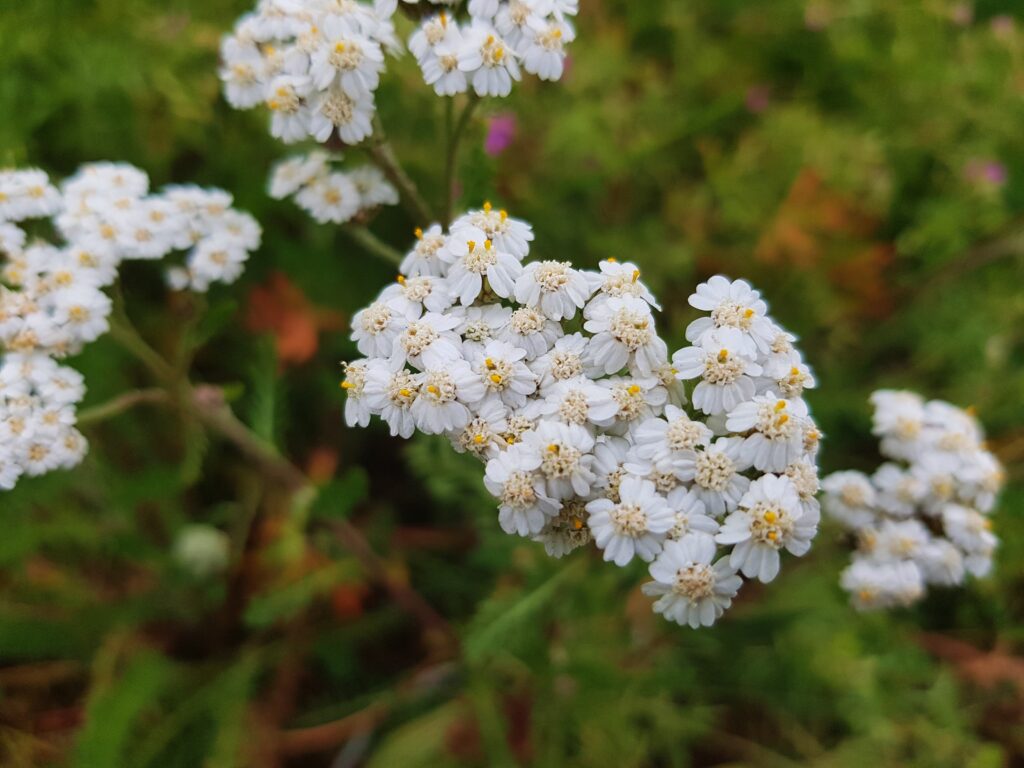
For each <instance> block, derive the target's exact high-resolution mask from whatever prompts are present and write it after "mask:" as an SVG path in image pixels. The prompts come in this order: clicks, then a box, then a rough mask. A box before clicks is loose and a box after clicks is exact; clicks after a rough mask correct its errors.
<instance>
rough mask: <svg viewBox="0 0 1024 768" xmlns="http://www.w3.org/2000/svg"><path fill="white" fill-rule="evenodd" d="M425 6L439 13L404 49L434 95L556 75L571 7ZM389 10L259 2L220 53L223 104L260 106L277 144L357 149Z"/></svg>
mask: <svg viewBox="0 0 1024 768" xmlns="http://www.w3.org/2000/svg"><path fill="white" fill-rule="evenodd" d="M409 4H411V3H409ZM433 4H434V5H441V6H445V9H444V10H441V11H440V12H439V13H438V14H436V15H433V16H429V17H428V18H427V19H426V20H425V21H424V22H423V24H422V25H421V26H420V27H419V28H418V29H417V30H416V31H415V32H414V33H413V34H412V36H411V37H410V38H409V49H410V50H411V51H412V52H413V54H414V55H415V57H416V60H417V61H418V62H419V65H420V68H421V69H422V71H423V76H424V79H425V80H426V82H427V84H428V85H432V86H433V87H434V90H435V91H436V92H437V93H438V94H440V95H445V96H452V95H454V94H457V93H464V92H466V91H467V90H468V89H469V88H470V87H472V89H473V91H474V92H475V93H476V94H477V95H479V96H507V95H508V94H509V93H510V91H511V89H512V81H513V80H519V79H520V77H521V73H520V69H521V68H522V69H525V70H526V71H527V72H529V73H532V74H536V75H538V76H539V77H541V78H543V79H546V80H557V79H559V78H560V77H561V75H562V70H563V66H564V64H563V62H564V59H565V50H564V46H565V44H566V43H567V42H569V41H571V40H572V39H573V37H574V34H575V33H574V31H573V28H572V26H571V24H570V23H569V22H568V20H567V18H568V17H570V16H572V15H575V13H576V10H577V2H576V0H470V2H469V4H468V6H467V13H468V18H467V19H466V20H464V21H462V22H460V21H459V20H457V19H456V18H455V15H454V12H455V6H456V5H458V4H457V3H453V2H435V3H433ZM397 6H398V2H397V0H378V2H376V3H374V4H369V3H360V2H356V0H306V1H305V2H299V1H298V0H260V2H259V3H258V5H257V7H256V10H255V11H253V12H251V13H248V14H246V15H245V16H243V17H242V18H241V19H239V20H238V22H237V24H236V25H235V28H234V30H233V31H232V33H231V34H230V35H228V36H227V37H225V39H224V41H223V43H222V45H221V59H222V67H221V70H220V76H221V80H222V81H223V83H224V93H225V97H226V98H227V100H228V102H229V103H230V104H231V105H232V106H233V107H235V108H237V109H250V108H253V107H256V106H258V105H260V104H265V105H266V106H267V107H268V108H269V109H270V111H271V113H272V118H271V124H270V131H271V133H272V134H273V135H274V136H275V137H276V138H279V139H281V140H282V141H284V142H288V143H291V142H296V141H300V140H302V139H304V138H307V137H312V138H314V139H316V140H317V141H319V142H326V141H328V140H330V139H331V138H332V137H334V136H337V137H338V139H340V141H342V142H344V143H345V144H358V143H359V142H361V141H362V140H363V139H366V138H367V137H369V136H370V135H371V134H372V133H373V130H374V129H373V117H374V113H375V111H376V106H375V102H374V94H375V91H376V90H377V87H378V85H379V84H380V76H381V73H382V72H383V71H384V69H385V63H384V57H385V53H392V54H398V53H400V52H401V45H400V43H399V41H398V38H397V37H396V34H395V27H394V23H393V21H392V15H393V14H394V13H395V11H396V9H397Z"/></svg>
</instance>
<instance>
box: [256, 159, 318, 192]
mask: <svg viewBox="0 0 1024 768" xmlns="http://www.w3.org/2000/svg"><path fill="white" fill-rule="evenodd" d="M327 161H328V156H327V154H326V153H325V152H310V153H309V154H308V155H295V156H294V157H289V158H288V159H287V160H282V161H281V162H280V163H278V164H277V165H275V166H274V170H273V172H272V173H271V175H270V185H269V188H268V190H267V191H268V194H269V195H270V196H271V197H272V198H274V199H275V200H283V199H284V198H286V197H289V196H290V195H293V194H295V193H296V192H298V191H299V190H300V189H302V188H303V187H304V186H306V185H307V184H309V183H310V182H311V181H313V180H314V179H316V178H317V177H319V176H321V175H322V174H324V173H326V172H327Z"/></svg>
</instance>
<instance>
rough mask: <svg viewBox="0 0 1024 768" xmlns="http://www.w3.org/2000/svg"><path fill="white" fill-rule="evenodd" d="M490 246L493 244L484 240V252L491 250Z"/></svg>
mask: <svg viewBox="0 0 1024 768" xmlns="http://www.w3.org/2000/svg"><path fill="white" fill-rule="evenodd" d="M492 245H493V243H492V242H491V241H490V240H484V250H485V251H489V250H491V246H492Z"/></svg>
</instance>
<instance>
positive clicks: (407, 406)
mask: <svg viewBox="0 0 1024 768" xmlns="http://www.w3.org/2000/svg"><path fill="white" fill-rule="evenodd" d="M422 379H423V375H422V374H414V373H411V372H410V371H407V370H405V369H404V368H403V369H401V370H398V371H392V370H391V369H390V368H389V367H388V365H387V364H386V362H384V361H383V360H381V359H376V360H371V361H370V362H369V363H368V364H367V366H366V372H365V377H364V380H363V383H362V392H361V394H362V397H363V399H364V400H365V401H366V405H367V406H368V407H369V408H370V410H371V412H373V413H376V414H379V415H380V417H381V418H382V419H383V420H384V422H385V423H386V424H387V425H388V428H389V430H390V432H391V436H392V437H403V438H410V437H412V435H413V432H414V431H415V429H416V420H415V419H414V418H413V415H412V404H413V403H414V402H416V397H417V396H418V395H419V391H420V384H421V381H422ZM346 407H347V405H346Z"/></svg>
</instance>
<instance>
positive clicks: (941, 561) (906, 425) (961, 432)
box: [822, 390, 1003, 609]
mask: <svg viewBox="0 0 1024 768" xmlns="http://www.w3.org/2000/svg"><path fill="white" fill-rule="evenodd" d="M871 402H872V404H873V405H874V408H875V413H874V430H873V431H874V434H876V435H877V436H878V437H880V438H881V452H882V455H883V456H884V457H885V458H887V459H890V461H888V462H886V463H885V464H882V465H881V466H880V467H879V468H878V469H877V470H876V471H875V473H874V474H873V475H871V476H870V477H869V476H868V475H866V474H864V473H863V472H856V471H844V472H836V473H834V474H832V475H829V476H828V477H827V478H825V480H824V481H823V483H822V490H823V491H824V494H825V495H824V504H825V509H826V511H827V512H828V513H829V514H830V515H831V516H832V517H834V518H835V519H836V520H838V521H839V522H840V523H841V524H842V525H844V526H845V527H846V528H848V529H850V530H851V531H853V532H854V533H855V534H856V536H857V540H858V549H857V551H856V553H855V554H854V557H853V562H852V563H851V564H850V566H849V567H848V568H847V569H846V570H845V571H844V572H843V574H842V577H841V584H842V587H843V589H845V590H846V591H847V592H849V593H850V595H851V598H852V600H853V603H854V605H855V606H857V607H858V608H861V609H870V608H888V607H893V606H904V605H910V604H911V603H914V602H916V601H917V600H919V599H921V598H922V597H923V596H924V594H925V591H926V588H927V585H930V584H931V585H939V586H950V585H955V584H961V583H963V581H964V579H965V577H966V575H967V574H971V575H973V576H984V575H985V574H987V573H988V572H989V570H991V568H992V553H993V551H994V550H995V547H996V545H997V543H998V540H997V538H996V537H995V535H994V534H993V533H992V524H991V520H990V518H989V517H988V514H989V513H990V512H991V511H992V508H993V506H994V505H995V500H996V495H997V494H998V492H999V489H1000V487H1001V486H1002V483H1003V470H1002V468H1001V467H1000V465H999V462H998V461H997V460H996V458H995V457H994V456H993V455H992V454H991V453H989V452H988V451H987V450H986V449H985V447H984V443H983V436H982V431H981V427H980V425H979V424H978V422H977V420H976V419H975V418H974V417H973V416H971V415H970V414H969V413H967V412H966V411H963V410H961V409H960V408H957V407H956V406H954V405H950V404H949V403H946V402H943V401H941V400H931V401H928V402H925V401H924V399H922V398H921V397H920V396H919V395H917V394H915V393H913V392H902V391H893V390H880V391H878V392H875V393H874V394H873V395H872V396H871Z"/></svg>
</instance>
